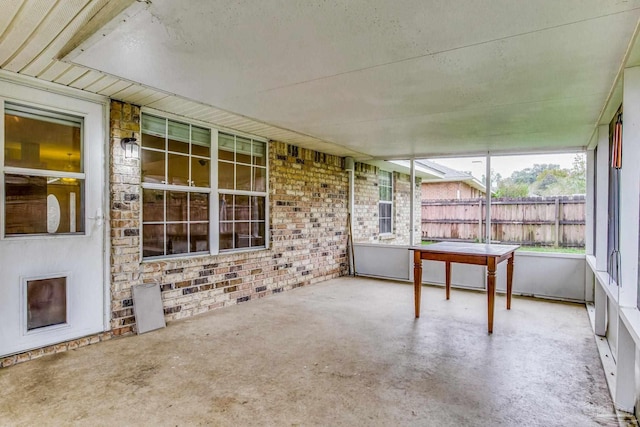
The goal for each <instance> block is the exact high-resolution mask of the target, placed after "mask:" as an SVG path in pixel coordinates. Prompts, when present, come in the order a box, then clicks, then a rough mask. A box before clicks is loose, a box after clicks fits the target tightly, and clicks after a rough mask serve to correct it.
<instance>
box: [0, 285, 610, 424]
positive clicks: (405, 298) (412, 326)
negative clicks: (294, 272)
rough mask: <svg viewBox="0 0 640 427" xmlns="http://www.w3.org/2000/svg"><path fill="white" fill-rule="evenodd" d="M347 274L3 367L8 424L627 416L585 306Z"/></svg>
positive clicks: (571, 420)
mask: <svg viewBox="0 0 640 427" xmlns="http://www.w3.org/2000/svg"><path fill="white" fill-rule="evenodd" d="M422 298H423V304H422V317H421V318H420V319H419V320H415V319H414V318H413V288H412V287H411V286H410V285H407V284H399V283H394V282H387V281H378V280H370V279H364V278H341V279H336V280H332V281H328V282H324V283H320V284H316V285H312V286H308V287H304V288H299V289H296V290H294V291H289V292H285V293H283V294H278V295H274V296H271V297H268V298H265V299H262V300H259V301H252V302H250V303H244V304H241V305H238V306H234V307H229V308H226V309H222V310H218V311H214V312H211V313H208V314H205V315H201V316H198V317H195V318H191V319H188V320H183V321H179V322H173V323H171V324H170V325H169V326H168V327H167V328H166V329H162V330H159V331H154V332H150V333H147V334H144V335H140V336H136V337H126V338H121V339H117V340H111V341H107V342H104V343H100V344H97V345H93V346H89V347H84V348H81V349H78V350H73V351H69V352H66V353H60V354H57V355H53V356H47V357H44V358H41V359H38V360H34V361H31V362H27V363H23V364H20V365H16V366H13V367H10V368H6V369H0V390H1V393H2V394H1V396H2V398H1V399H0V425H2V426H4V425H11V426H14V425H15V426H35V425H38V426H43V425H51V426H62V425H91V426H102V425H104V426H112V425H123V426H125V425H126V426H128V425H149V426H188V425H214V426H218V425H220V426H225V425H233V426H245V425H261V426H262V425H277V426H280V425H331V426H335V425H343V426H359V425H362V426H376V425H381V426H388V425H391V426H408V425H415V426H449V425H455V426H461V425H471V426H590V425H618V424H617V421H616V416H615V412H614V410H613V404H612V401H611V398H610V396H609V393H608V391H607V387H606V383H605V378H604V375H605V374H604V372H603V369H602V366H601V363H600V360H599V357H598V354H597V350H596V346H595V343H594V338H593V334H592V332H591V328H590V326H589V321H588V316H587V312H586V310H585V308H584V307H583V306H580V305H572V304H562V303H552V302H544V301H540V300H531V299H525V298H514V301H513V305H512V310H511V311H509V312H508V311H506V309H505V308H504V305H505V304H504V303H505V300H504V297H498V298H497V300H496V318H495V326H494V334H493V335H492V336H489V335H487V332H486V295H485V294H482V293H476V292H469V291H456V290H454V291H453V292H452V299H451V300H450V301H445V299H444V290H443V289H441V288H432V287H425V288H424V290H423V295H422Z"/></svg>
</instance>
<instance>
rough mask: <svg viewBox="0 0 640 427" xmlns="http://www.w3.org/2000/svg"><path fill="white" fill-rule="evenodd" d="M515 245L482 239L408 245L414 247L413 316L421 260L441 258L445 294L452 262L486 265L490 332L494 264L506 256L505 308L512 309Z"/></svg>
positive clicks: (418, 295)
mask: <svg viewBox="0 0 640 427" xmlns="http://www.w3.org/2000/svg"><path fill="white" fill-rule="evenodd" d="M519 247H520V246H518V245H495V244H485V243H463V242H440V243H434V244H431V245H426V246H420V247H413V248H409V250H412V251H413V262H414V267H413V290H414V297H415V307H416V318H418V317H420V291H421V290H422V260H425V259H427V260H434V261H444V262H445V269H446V295H447V299H449V296H450V293H451V263H452V262H457V263H461V264H476V265H486V266H487V305H488V319H487V320H488V326H489V327H488V330H489V333H490V334H491V333H493V312H494V302H495V296H496V268H497V266H498V264H500V263H501V262H502V261H504V260H507V310H510V309H511V290H512V283H513V258H514V252H515V250H516V249H518V248H519Z"/></svg>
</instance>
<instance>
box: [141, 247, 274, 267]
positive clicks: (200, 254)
mask: <svg viewBox="0 0 640 427" xmlns="http://www.w3.org/2000/svg"><path fill="white" fill-rule="evenodd" d="M268 249H269V248H267V247H264V246H261V247H256V248H246V249H244V248H243V249H233V250H222V251H220V252H218V253H212V252H207V253H204V252H198V253H193V254H177V255H163V256H158V257H148V258H143V259H142V262H141V263H142V264H148V263H153V262H163V261H186V260H193V259H195V258H203V259H204V258H213V257H219V256H226V255H234V254H244V253H248V252H261V251H266V250H268Z"/></svg>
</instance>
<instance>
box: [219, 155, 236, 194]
mask: <svg viewBox="0 0 640 427" xmlns="http://www.w3.org/2000/svg"><path fill="white" fill-rule="evenodd" d="M233 166H234V165H233V163H227V162H218V188H221V189H225V190H233V189H234V186H233V184H234V177H233Z"/></svg>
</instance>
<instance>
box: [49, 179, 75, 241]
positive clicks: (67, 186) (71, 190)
mask: <svg viewBox="0 0 640 427" xmlns="http://www.w3.org/2000/svg"><path fill="white" fill-rule="evenodd" d="M83 187H84V180H81V179H69V178H47V232H48V233H80V232H84V207H83V204H84V203H83V202H84V201H83V200H82V195H83V194H84V191H83Z"/></svg>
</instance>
